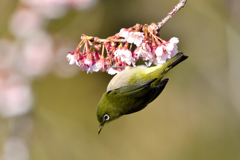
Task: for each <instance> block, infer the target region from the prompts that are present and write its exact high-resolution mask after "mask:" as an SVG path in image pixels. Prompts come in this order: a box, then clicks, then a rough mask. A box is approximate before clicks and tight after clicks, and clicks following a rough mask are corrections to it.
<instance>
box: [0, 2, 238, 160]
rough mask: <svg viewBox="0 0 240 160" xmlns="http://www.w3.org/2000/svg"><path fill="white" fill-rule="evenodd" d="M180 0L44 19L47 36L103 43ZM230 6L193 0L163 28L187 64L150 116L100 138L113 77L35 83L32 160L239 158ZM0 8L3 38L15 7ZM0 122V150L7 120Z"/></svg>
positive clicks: (122, 122) (108, 129)
mask: <svg viewBox="0 0 240 160" xmlns="http://www.w3.org/2000/svg"><path fill="white" fill-rule="evenodd" d="M236 1H238V0H236ZM177 3H178V0H172V1H163V0H161V1H158V0H149V1H146V0H132V1H127V0H121V1H111V0H104V1H103V0H102V1H99V2H98V4H97V6H95V7H94V8H92V9H90V10H85V11H69V12H68V13H67V14H66V15H65V16H64V17H62V18H61V19H56V20H52V21H50V22H49V24H48V25H47V30H49V31H50V32H51V34H53V35H54V36H55V38H56V40H57V41H58V37H63V39H64V40H62V39H61V41H62V43H68V41H73V42H75V44H76V46H77V44H78V42H79V41H80V36H81V34H83V33H84V34H87V35H91V36H97V37H100V38H105V37H108V36H110V35H113V34H115V33H116V32H119V30H120V29H121V28H128V27H130V26H133V25H135V24H136V23H140V24H150V23H151V22H159V21H161V19H162V18H164V17H165V16H166V15H167V13H168V12H169V11H170V10H171V9H172V7H173V6H174V5H175V4H177ZM235 3H237V2H235V1H234V0H231V1H228V0H220V1H219V0H202V1H191V0H189V1H188V2H187V4H186V6H185V7H184V8H183V9H181V10H180V12H178V13H177V14H176V15H175V16H174V17H173V18H172V19H171V20H170V21H169V22H167V23H166V24H165V25H164V27H163V28H162V29H161V31H160V34H161V37H162V38H163V39H165V40H169V39H170V38H171V37H173V36H176V37H178V38H179V39H180V43H179V50H180V51H183V52H184V53H185V54H186V55H188V56H189V59H188V60H187V61H185V62H184V63H182V64H180V65H179V66H177V67H176V68H175V69H173V70H172V71H171V72H169V73H168V74H167V77H168V78H169V79H170V81H169V83H168V85H167V87H166V88H165V90H164V92H163V93H162V94H161V96H159V97H158V98H157V99H156V100H155V101H154V102H152V103H151V104H150V105H149V106H148V107H147V108H146V109H144V110H143V111H141V112H138V113H136V114H131V115H130V116H124V117H123V118H121V119H119V120H117V121H116V122H114V123H111V124H109V125H107V126H105V127H104V129H103V131H102V133H101V134H100V135H98V134H97V129H98V125H99V124H98V121H97V119H96V113H95V112H96V105H97V103H98V101H99V100H100V98H101V96H102V93H103V92H104V91H105V89H106V86H107V84H108V82H109V80H110V79H111V76H110V75H107V74H106V73H94V74H86V73H85V72H78V74H77V75H75V76H73V77H71V78H59V77H57V76H56V75H55V74H54V73H52V74H48V75H47V76H44V77H41V78H39V79H36V80H35V81H34V83H33V85H32V86H33V89H34V97H35V98H34V99H35V106H34V109H33V111H32V112H31V113H29V116H32V117H33V125H34V126H33V127H34V130H33V133H32V135H30V137H29V139H30V141H29V142H30V143H29V146H30V153H31V155H30V159H33V160H42V159H46V160H50V159H51V160H52V159H58V160H65V159H71V160H74V159H115V160H122V159H132V160H134V159H138V160H141V159H164V160H173V159H174V160H175V159H177V160H193V159H194V160H208V159H209V160H229V159H231V160H237V159H240V152H239V147H240V99H239V97H240V94H239V89H240V85H239V80H240V78H239V75H240V74H239V70H238V65H237V64H238V60H239V56H238V55H239V48H238V46H239V43H237V42H239V39H240V29H239V25H240V21H239V18H240V16H239V15H240V14H239V12H238V15H237V14H236V12H237V11H236V12H234V13H233V10H232V8H233V7H234V4H235ZM238 4H239V3H238ZM0 6H1V7H0V8H1V9H0V18H1V20H0V23H1V24H0V26H1V28H0V36H2V37H6V36H9V34H8V32H9V31H8V28H7V27H8V25H7V23H8V21H7V19H8V17H9V15H10V14H11V12H12V11H13V10H14V8H15V7H16V6H17V1H7V0H3V1H1V2H0ZM234 44H235V45H234ZM66 54H67V53H66ZM237 54H238V55H237ZM62 56H66V55H62ZM236 58H238V59H236ZM66 61H67V60H66ZM66 63H67V62H66ZM72 67H73V68H74V67H77V66H72ZM0 120H1V122H0V125H1V127H0V129H1V133H0V136H1V137H0V144H1V142H2V141H3V140H4V138H6V137H7V134H8V131H7V127H6V123H10V122H9V121H8V120H6V119H3V118H1V119H0Z"/></svg>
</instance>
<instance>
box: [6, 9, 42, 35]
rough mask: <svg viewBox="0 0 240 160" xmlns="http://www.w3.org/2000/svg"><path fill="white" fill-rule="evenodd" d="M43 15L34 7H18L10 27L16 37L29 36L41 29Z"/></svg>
mask: <svg viewBox="0 0 240 160" xmlns="http://www.w3.org/2000/svg"><path fill="white" fill-rule="evenodd" d="M42 26H43V19H42V16H41V15H39V14H38V13H37V12H35V11H34V10H32V9H26V8H24V9H22V8H21V9H18V10H17V11H15V12H14V13H13V15H12V18H11V20H10V26H9V29H10V31H11V33H12V34H13V35H15V36H16V37H28V36H31V35H33V34H35V33H37V32H39V30H40V29H41V27H42Z"/></svg>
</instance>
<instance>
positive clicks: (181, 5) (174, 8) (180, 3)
mask: <svg viewBox="0 0 240 160" xmlns="http://www.w3.org/2000/svg"><path fill="white" fill-rule="evenodd" d="M186 2H187V0H180V2H179V3H178V4H177V5H176V6H175V7H173V10H172V11H171V12H169V13H168V15H167V16H166V17H165V18H164V19H163V20H162V21H161V22H158V23H157V28H156V30H157V31H159V30H160V29H161V28H162V26H163V25H164V24H165V23H166V22H167V21H168V20H169V19H171V18H172V16H173V15H174V14H175V13H177V12H178V11H179V10H180V9H181V8H183V7H184V6H185V4H186Z"/></svg>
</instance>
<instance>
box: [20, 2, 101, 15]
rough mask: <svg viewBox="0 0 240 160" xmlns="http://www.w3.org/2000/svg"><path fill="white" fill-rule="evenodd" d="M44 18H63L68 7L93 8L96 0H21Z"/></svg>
mask: <svg viewBox="0 0 240 160" xmlns="http://www.w3.org/2000/svg"><path fill="white" fill-rule="evenodd" d="M21 1H22V2H23V3H24V4H26V5H28V6H30V7H31V8H33V9H34V10H36V11H37V12H39V13H41V14H42V15H44V16H45V17H46V18H49V19H52V18H59V17H61V16H63V15H64V14H65V13H66V12H67V10H68V8H69V7H73V8H76V9H80V10H81V9H88V8H90V7H92V6H94V5H95V4H96V2H97V0H21Z"/></svg>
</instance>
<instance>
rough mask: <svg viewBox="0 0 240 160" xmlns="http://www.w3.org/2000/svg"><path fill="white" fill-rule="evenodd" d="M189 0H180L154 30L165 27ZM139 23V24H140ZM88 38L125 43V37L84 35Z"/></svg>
mask: <svg viewBox="0 0 240 160" xmlns="http://www.w3.org/2000/svg"><path fill="white" fill-rule="evenodd" d="M186 2H187V0H180V1H179V3H178V4H177V5H176V6H175V7H173V10H172V11H171V12H169V13H168V15H167V16H166V17H165V18H164V19H163V20H162V21H161V22H158V23H157V25H156V26H154V28H153V30H156V31H158V32H159V30H160V29H161V28H162V27H163V25H164V24H165V23H166V22H167V21H168V20H169V19H171V18H172V17H173V15H174V14H175V13H177V12H178V11H179V10H180V9H181V8H183V7H184V6H185V4H186ZM138 25H139V24H138ZM85 38H87V39H88V40H90V41H92V42H95V43H108V42H116V43H125V42H126V40H125V39H118V38H116V37H115V38H107V39H100V38H98V37H91V36H86V35H83V36H82V37H81V39H82V40H83V39H85Z"/></svg>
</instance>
